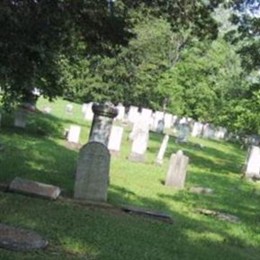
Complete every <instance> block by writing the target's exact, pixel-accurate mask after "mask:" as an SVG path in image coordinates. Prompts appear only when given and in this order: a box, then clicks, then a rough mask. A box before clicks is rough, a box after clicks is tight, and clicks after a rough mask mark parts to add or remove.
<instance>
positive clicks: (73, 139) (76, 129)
mask: <svg viewBox="0 0 260 260" xmlns="http://www.w3.org/2000/svg"><path fill="white" fill-rule="evenodd" d="M80 131H81V128H80V126H78V125H71V126H70V129H69V133H68V136H67V140H68V142H70V143H75V144H77V143H78V142H79V137H80Z"/></svg>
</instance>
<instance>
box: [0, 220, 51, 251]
mask: <svg viewBox="0 0 260 260" xmlns="http://www.w3.org/2000/svg"><path fill="white" fill-rule="evenodd" d="M47 245H48V241H47V240H45V239H43V238H42V237H41V236H40V235H39V234H37V233H35V232H34V231H30V230H26V229H21V228H17V227H12V226H8V225H5V224H1V223H0V247H1V248H4V249H7V250H13V251H28V250H36V249H42V248H45V247H46V246H47Z"/></svg>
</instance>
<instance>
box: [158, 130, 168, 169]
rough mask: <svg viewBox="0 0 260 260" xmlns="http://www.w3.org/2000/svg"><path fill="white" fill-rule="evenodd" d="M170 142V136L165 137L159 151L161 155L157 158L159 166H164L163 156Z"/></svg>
mask: <svg viewBox="0 0 260 260" xmlns="http://www.w3.org/2000/svg"><path fill="white" fill-rule="evenodd" d="M168 141H169V135H165V136H164V138H163V141H162V144H161V147H160V150H159V153H158V155H157V157H156V163H158V164H162V163H163V156H164V154H165V151H166V148H167V145H168Z"/></svg>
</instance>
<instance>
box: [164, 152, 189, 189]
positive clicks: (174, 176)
mask: <svg viewBox="0 0 260 260" xmlns="http://www.w3.org/2000/svg"><path fill="white" fill-rule="evenodd" d="M188 163H189V157H187V156H185V155H184V154H183V152H182V151H178V152H177V153H176V154H172V155H171V159H170V165H169V168H168V172H167V176H166V181H165V185H166V186H171V187H175V188H181V189H182V188H184V185H185V179H186V172H187V167H188Z"/></svg>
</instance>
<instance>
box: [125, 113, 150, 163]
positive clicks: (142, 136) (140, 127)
mask: <svg viewBox="0 0 260 260" xmlns="http://www.w3.org/2000/svg"><path fill="white" fill-rule="evenodd" d="M132 140H133V143H132V149H131V154H130V157H129V159H130V160H133V161H144V159H145V158H144V156H145V152H146V149H147V145H148V140H149V125H148V124H147V122H146V120H142V118H141V117H140V118H139V121H138V122H137V123H136V128H135V131H134V132H133V134H132Z"/></svg>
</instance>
